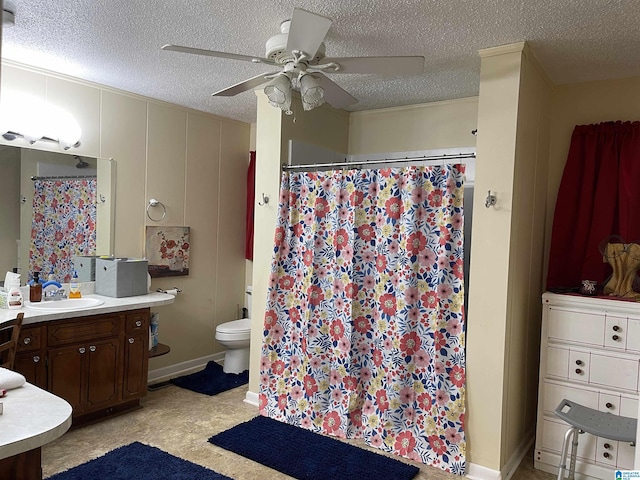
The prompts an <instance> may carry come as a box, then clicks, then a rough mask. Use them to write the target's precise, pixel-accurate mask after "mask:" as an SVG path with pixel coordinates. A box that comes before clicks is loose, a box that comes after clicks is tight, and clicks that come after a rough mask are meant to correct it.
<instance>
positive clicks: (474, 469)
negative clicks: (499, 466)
mask: <svg viewBox="0 0 640 480" xmlns="http://www.w3.org/2000/svg"><path fill="white" fill-rule="evenodd" d="M465 477H467V478H470V479H471V480H501V473H500V470H493V469H491V468H487V467H483V466H482V465H478V464H477V463H470V464H469V466H468V468H467V474H466V475H465Z"/></svg>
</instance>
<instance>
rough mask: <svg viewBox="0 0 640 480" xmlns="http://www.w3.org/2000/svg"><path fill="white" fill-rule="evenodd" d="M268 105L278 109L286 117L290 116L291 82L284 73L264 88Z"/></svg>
mask: <svg viewBox="0 0 640 480" xmlns="http://www.w3.org/2000/svg"><path fill="white" fill-rule="evenodd" d="M264 93H265V95H266V96H267V98H268V99H269V104H270V105H272V106H274V107H278V108H280V109H281V110H282V111H283V112H284V113H286V114H287V115H290V114H291V80H290V79H289V76H288V75H286V74H285V73H279V74H278V75H276V76H275V77H274V78H273V79H271V81H269V83H267V85H266V86H265V87H264Z"/></svg>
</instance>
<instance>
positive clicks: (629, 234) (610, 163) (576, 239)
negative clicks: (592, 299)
mask: <svg viewBox="0 0 640 480" xmlns="http://www.w3.org/2000/svg"><path fill="white" fill-rule="evenodd" d="M612 235H617V236H619V237H621V238H622V240H623V241H624V242H625V243H630V242H640V122H637V121H636V122H606V123H600V124H596V125H578V126H576V127H575V129H574V131H573V135H572V137H571V146H570V147H569V155H568V157H567V163H566V165H565V168H564V173H563V175H562V181H561V183H560V189H559V191H558V198H557V201H556V210H555V214H554V218H553V230H552V236H551V250H550V253H549V269H548V275H547V289H548V290H556V291H557V290H571V289H577V288H579V286H580V283H581V281H582V280H595V281H597V282H598V284H599V285H601V284H602V283H603V282H604V281H605V280H606V279H607V278H608V277H609V275H611V272H612V270H611V267H610V266H609V264H608V263H606V262H605V261H603V257H602V253H601V251H600V246H601V244H602V242H606V241H607V239H608V238H609V237H611V236H612Z"/></svg>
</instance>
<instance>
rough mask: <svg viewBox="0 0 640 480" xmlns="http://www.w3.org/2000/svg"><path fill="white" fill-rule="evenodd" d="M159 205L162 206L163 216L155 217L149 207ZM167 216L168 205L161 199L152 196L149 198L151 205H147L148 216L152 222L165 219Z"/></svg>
mask: <svg viewBox="0 0 640 480" xmlns="http://www.w3.org/2000/svg"><path fill="white" fill-rule="evenodd" d="M158 205H160V206H161V207H162V216H161V217H160V218H153V217H152V216H151V214H150V213H149V209H150V208H151V207H157V206H158ZM166 216H167V207H165V206H164V203H162V202H161V201H160V200H156V199H155V198H152V199H151V200H149V205H147V217H149V220H151V221H152V222H159V221H161V220H164V217H166Z"/></svg>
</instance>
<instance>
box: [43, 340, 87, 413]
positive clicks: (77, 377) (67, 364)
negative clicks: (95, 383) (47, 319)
mask: <svg viewBox="0 0 640 480" xmlns="http://www.w3.org/2000/svg"><path fill="white" fill-rule="evenodd" d="M86 357H87V348H86V345H70V346H68V347H62V348H55V349H51V350H49V375H48V386H49V388H48V390H49V391H50V392H51V393H53V394H54V395H57V396H59V397H62V398H64V399H65V400H66V401H67V402H69V404H70V405H71V406H72V407H73V413H74V414H77V413H79V412H81V411H82V408H83V403H84V402H83V399H84V396H85V395H84V388H83V385H84V384H85V381H84V378H83V377H84V370H85V369H84V368H83V367H84V363H85V358H86Z"/></svg>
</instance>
